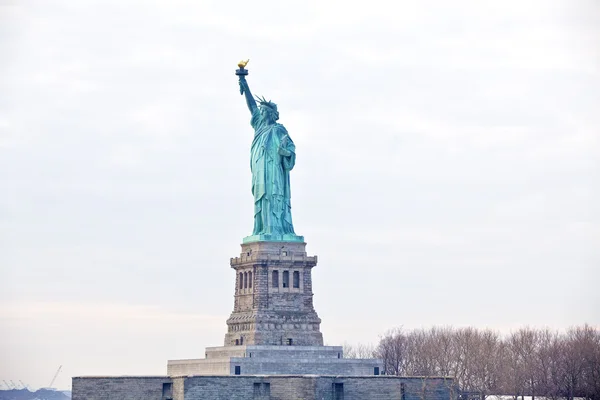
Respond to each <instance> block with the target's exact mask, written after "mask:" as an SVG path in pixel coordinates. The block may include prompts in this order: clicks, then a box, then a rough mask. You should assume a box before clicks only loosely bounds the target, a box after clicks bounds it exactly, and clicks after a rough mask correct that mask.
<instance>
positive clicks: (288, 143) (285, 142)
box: [279, 125, 296, 171]
mask: <svg viewBox="0 0 600 400" xmlns="http://www.w3.org/2000/svg"><path fill="white" fill-rule="evenodd" d="M280 127H281V129H283V133H284V135H283V137H282V138H281V141H280V143H279V154H280V155H281V156H282V162H283V167H284V168H285V169H286V170H288V171H289V170H291V169H292V168H294V165H295V164H296V146H295V145H294V142H293V141H292V139H291V138H290V137H289V135H288V133H287V131H286V130H285V128H284V127H283V126H282V125H280Z"/></svg>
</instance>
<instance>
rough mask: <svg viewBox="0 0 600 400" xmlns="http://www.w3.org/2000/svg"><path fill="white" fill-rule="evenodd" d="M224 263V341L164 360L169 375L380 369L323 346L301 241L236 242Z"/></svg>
mask: <svg viewBox="0 0 600 400" xmlns="http://www.w3.org/2000/svg"><path fill="white" fill-rule="evenodd" d="M230 264H231V268H233V269H234V270H235V276H236V279H235V288H234V305H233V312H232V313H231V316H230V317H229V319H228V320H227V333H226V334H225V340H224V346H223V347H208V348H207V349H206V353H205V358H204V359H189V360H170V361H168V364H167V373H168V375H169V376H182V375H185V376H188V375H203V376H206V375H286V374H288V375H289V374H292V375H293V374H300V375H312V374H318V375H336V376H337V375H348V376H366V375H379V372H380V371H382V370H383V365H382V362H381V360H356V359H344V353H343V349H342V347H341V346H323V335H322V334H321V331H320V327H321V319H320V318H319V316H318V315H317V313H316V311H315V309H314V307H313V292H312V277H311V271H312V268H313V267H314V266H315V265H317V257H316V256H308V255H307V254H306V243H304V242H298V241H254V242H249V243H243V244H242V252H241V254H240V256H239V257H235V258H232V259H231V260H230Z"/></svg>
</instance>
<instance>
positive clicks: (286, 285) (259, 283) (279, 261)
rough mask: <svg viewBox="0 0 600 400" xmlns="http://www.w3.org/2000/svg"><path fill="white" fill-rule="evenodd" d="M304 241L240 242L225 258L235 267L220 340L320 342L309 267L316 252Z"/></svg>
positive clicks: (233, 342) (231, 343) (239, 342)
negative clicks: (235, 253) (224, 331)
mask: <svg viewBox="0 0 600 400" xmlns="http://www.w3.org/2000/svg"><path fill="white" fill-rule="evenodd" d="M305 248H306V243H299V242H264V241H262V242H254V243H245V244H242V253H241V254H240V257H235V258H232V259H231V260H230V263H231V267H232V268H233V269H234V270H235V272H236V280H235V289H234V299H235V300H234V306H233V312H232V313H231V316H230V317H229V319H228V320H227V328H228V329H227V334H226V335H225V342H224V345H225V346H236V345H269V346H272V345H292V346H296V345H298V346H322V345H323V335H322V334H321V332H320V324H321V319H320V318H319V317H318V315H317V313H316V311H315V309H314V308H313V292H312V278H311V270H312V268H313V267H314V266H315V265H316V264H317V257H316V256H314V257H309V256H307V255H306V249H305Z"/></svg>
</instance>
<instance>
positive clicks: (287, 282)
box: [283, 271, 290, 288]
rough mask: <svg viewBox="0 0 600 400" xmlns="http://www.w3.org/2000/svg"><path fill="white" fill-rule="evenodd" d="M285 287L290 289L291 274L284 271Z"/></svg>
mask: <svg viewBox="0 0 600 400" xmlns="http://www.w3.org/2000/svg"><path fill="white" fill-rule="evenodd" d="M283 287H284V288H286V287H290V272H289V271H283Z"/></svg>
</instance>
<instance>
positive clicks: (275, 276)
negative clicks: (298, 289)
mask: <svg viewBox="0 0 600 400" xmlns="http://www.w3.org/2000/svg"><path fill="white" fill-rule="evenodd" d="M271 282H272V284H271V285H272V286H273V287H276V288H278V287H279V271H273V272H272V273H271Z"/></svg>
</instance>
